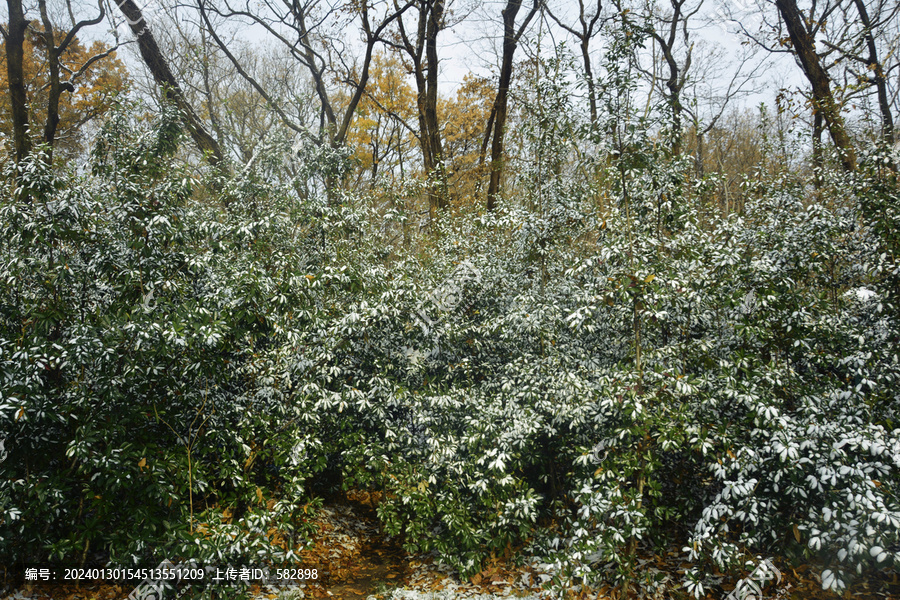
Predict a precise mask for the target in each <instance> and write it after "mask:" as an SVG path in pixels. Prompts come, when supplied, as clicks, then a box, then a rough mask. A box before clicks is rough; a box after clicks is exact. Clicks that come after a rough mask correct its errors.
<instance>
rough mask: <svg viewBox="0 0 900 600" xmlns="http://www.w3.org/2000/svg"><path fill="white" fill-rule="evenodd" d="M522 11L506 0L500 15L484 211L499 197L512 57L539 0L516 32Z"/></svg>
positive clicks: (517, 2) (517, 3)
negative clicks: (499, 52)
mask: <svg viewBox="0 0 900 600" xmlns="http://www.w3.org/2000/svg"><path fill="white" fill-rule="evenodd" d="M520 8H522V0H508V1H507V3H506V8H505V9H503V12H502V13H501V14H502V15H503V57H502V59H501V61H500V81H499V83H498V84H497V97H496V99H495V100H494V111H493V112H494V137H493V140H492V141H491V177H490V180H489V181H488V190H487V209H488V210H494V207H495V206H496V205H497V198H498V196H499V195H500V176H501V174H502V171H503V134H504V133H505V131H504V130H505V129H506V117H507V114H508V108H507V100H508V96H509V85H510V82H511V81H512V70H513V55H514V54H515V52H516V46H518V44H519V38H520V37H521V35H522V32H523V31H525V27H526V26H527V25H528V23H529V22H530V21H531V19H532V18H533V17H534V14H535V13H536V12H537V8H538V0H534V5H533V6H532V8H531V12H530V13H528V16H527V17H525V20H524V22H523V23H522V26H521V27H519V30H518V32H516V15H517V14H518V13H519V9H520Z"/></svg>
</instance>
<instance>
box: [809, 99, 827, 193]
mask: <svg viewBox="0 0 900 600" xmlns="http://www.w3.org/2000/svg"><path fill="white" fill-rule="evenodd" d="M812 136H813V139H812V158H813V185H815V188H816V189H817V190H818V189H819V188H821V187H822V167H824V166H825V162H824V161H823V160H822V113H820V112H818V111H817V112H816V113H814V114H813V130H812Z"/></svg>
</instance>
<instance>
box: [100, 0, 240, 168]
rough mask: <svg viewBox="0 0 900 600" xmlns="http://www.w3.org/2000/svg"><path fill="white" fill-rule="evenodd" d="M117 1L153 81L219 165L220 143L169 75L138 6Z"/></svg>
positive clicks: (132, 2)
mask: <svg viewBox="0 0 900 600" xmlns="http://www.w3.org/2000/svg"><path fill="white" fill-rule="evenodd" d="M116 4H117V5H118V6H119V8H120V9H121V11H122V14H123V15H125V19H126V20H127V21H128V26H129V27H130V28H131V32H132V33H133V34H134V35H135V37H137V42H138V48H139V50H140V52H141V58H143V59H144V64H146V65H147V68H148V69H149V70H150V73H152V74H153V79H154V80H156V83H157V84H158V85H159V86H160V87H162V88H163V93H164V94H165V96H166V98H168V99H169V100H171V101H173V102H175V105H176V106H177V107H178V110H179V111H180V112H181V117H182V120H183V122H184V125H185V127H187V129H188V133H190V135H191V138H192V139H193V140H194V143H195V144H197V147H198V148H200V151H201V152H202V153H203V155H204V156H205V157H206V159H207V160H208V161H209V163H210V164H211V165H213V166H219V165H221V163H222V160H223V158H224V157H223V154H222V150H221V149H220V148H219V144H218V143H217V142H216V140H215V138H213V137H212V136H211V135H210V134H209V133H208V132H207V131H206V129H205V128H204V127H203V124H202V123H201V122H200V119H199V118H198V117H197V113H195V112H194V109H193V108H192V107H191V105H190V104H189V103H188V101H187V99H186V98H185V97H184V93H183V92H182V91H181V87H180V86H179V85H178V82H177V81H176V80H175V76H174V75H172V71H171V70H170V69H169V65H168V63H167V62H166V59H165V58H164V57H163V55H162V52H160V50H159V46H158V45H157V44H156V40H155V39H154V37H153V34H152V33H151V31H150V28H149V25H147V23H146V22H145V21H144V15H143V14H142V13H141V9H140V8H138V6H137V4H135V3H134V0H117V2H116Z"/></svg>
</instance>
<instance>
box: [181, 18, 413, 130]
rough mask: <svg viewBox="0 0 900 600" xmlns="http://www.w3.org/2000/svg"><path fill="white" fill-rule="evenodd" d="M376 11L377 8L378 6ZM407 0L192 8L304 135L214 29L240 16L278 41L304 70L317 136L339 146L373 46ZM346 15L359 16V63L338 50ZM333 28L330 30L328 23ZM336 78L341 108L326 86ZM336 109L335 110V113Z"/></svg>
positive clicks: (278, 110) (261, 92) (236, 64)
mask: <svg viewBox="0 0 900 600" xmlns="http://www.w3.org/2000/svg"><path fill="white" fill-rule="evenodd" d="M376 5H379V6H381V10H380V11H379V10H378V6H376ZM411 5H412V2H411V1H410V2H406V3H404V4H395V5H394V6H393V7H391V6H390V4H388V2H386V1H385V2H376V3H371V2H332V3H326V2H321V1H319V0H307V1H305V2H303V1H301V0H262V1H260V2H250V1H245V2H244V3H243V4H241V5H239V6H238V5H235V6H232V4H231V3H230V2H229V1H228V0H224V1H222V2H220V3H215V2H213V1H211V0H197V3H196V8H197V10H198V11H199V13H200V16H201V18H202V21H203V24H204V25H205V27H206V30H207V31H208V32H209V34H210V37H211V38H212V39H213V41H214V42H215V43H216V45H217V46H218V47H219V49H220V50H221V51H222V53H223V54H224V55H225V56H226V57H227V58H228V60H229V61H231V63H232V64H233V65H234V67H235V69H236V70H237V72H238V73H239V74H240V75H241V77H243V78H244V79H245V80H246V81H247V82H248V83H249V84H250V85H251V86H252V87H253V89H254V90H256V92H257V93H259V95H260V96H262V97H263V98H264V99H265V101H266V102H267V103H268V105H269V106H270V107H271V108H272V110H274V111H275V113H276V114H278V116H279V117H280V118H281V120H282V121H283V122H284V124H285V125H286V126H287V127H289V128H290V129H292V130H294V131H296V132H297V133H299V134H301V135H308V134H309V132H308V130H307V129H306V127H305V126H304V125H303V124H301V123H298V122H296V120H295V119H292V118H291V116H290V115H288V114H287V113H286V112H285V111H284V109H283V107H282V106H281V105H280V102H279V101H278V100H279V99H278V98H276V97H275V96H274V95H273V94H272V93H271V90H270V89H267V88H266V87H265V86H263V85H262V84H261V83H260V81H259V79H258V78H257V77H255V76H254V75H253V74H252V73H250V72H249V71H248V70H247V69H246V68H245V65H244V64H242V62H241V61H240V60H239V58H238V57H237V56H236V55H235V53H234V52H232V50H231V48H229V45H228V44H226V43H225V42H224V41H223V39H222V37H221V34H220V32H219V29H220V27H221V26H222V23H219V24H216V23H214V22H213V18H214V17H218V18H220V19H222V20H224V21H226V22H227V21H228V20H232V21H243V22H245V23H251V24H254V25H258V26H260V27H261V28H262V29H264V30H265V31H266V33H267V34H268V36H269V37H270V38H271V39H272V40H275V41H277V42H279V43H280V45H281V47H282V48H283V49H284V50H286V51H287V53H288V55H289V56H290V57H292V58H293V59H294V60H295V61H296V62H297V63H299V64H300V65H302V66H303V67H304V68H305V69H307V70H308V71H309V74H310V76H311V77H312V80H313V83H314V86H315V90H316V95H317V97H318V100H319V105H320V109H321V112H320V116H321V127H320V134H319V138H318V141H319V142H320V143H327V144H330V145H331V146H332V147H338V146H341V145H343V143H344V141H345V140H346V137H347V131H348V130H349V128H350V124H351V122H352V120H353V115H354V113H355V111H356V107H357V106H358V104H359V102H360V100H361V99H362V97H363V94H364V93H365V89H366V84H367V82H368V80H369V68H370V66H371V63H372V56H373V53H374V51H375V47H376V45H377V44H378V43H379V42H381V41H383V40H382V35H383V34H384V31H385V29H387V27H388V26H389V25H390V24H391V23H392V22H393V21H394V20H396V19H397V18H399V17H400V15H402V14H403V12H405V11H406V10H407V9H408V8H409V7H410V6H411ZM348 15H349V20H358V21H359V31H360V32H361V33H362V42H363V45H364V49H363V57H362V60H361V62H358V63H351V62H349V61H350V58H349V57H348V53H347V52H342V51H341V50H343V48H342V47H341V46H342V45H343V42H342V41H341V37H344V38H346V36H347V31H348V30H350V29H349V27H350V23H349V22H348ZM329 24H331V25H332V26H334V27H335V30H336V33H334V35H331V33H330V32H329V31H328V30H327V29H328V25H329ZM332 80H336V81H339V82H340V83H342V84H344V85H346V86H348V89H349V90H350V93H349V99H348V101H347V103H346V105H345V106H344V107H338V106H337V104H336V103H335V102H334V100H333V99H332V93H331V91H330V90H329V84H330V81H332ZM339 111H340V114H339Z"/></svg>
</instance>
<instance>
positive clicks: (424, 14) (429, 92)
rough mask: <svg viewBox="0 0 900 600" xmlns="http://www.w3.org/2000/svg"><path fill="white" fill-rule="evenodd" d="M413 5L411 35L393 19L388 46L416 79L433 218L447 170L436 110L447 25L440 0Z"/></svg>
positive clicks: (441, 202) (442, 199)
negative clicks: (398, 52)
mask: <svg viewBox="0 0 900 600" xmlns="http://www.w3.org/2000/svg"><path fill="white" fill-rule="evenodd" d="M395 1H396V0H395ZM414 6H415V9H416V10H415V12H414V13H413V14H414V15H415V16H416V23H415V30H414V31H415V34H414V35H411V33H410V28H409V27H408V26H407V24H406V23H404V19H403V18H402V17H401V18H399V19H397V36H396V41H394V42H393V43H392V45H393V46H394V47H395V48H398V49H400V50H402V51H403V52H404V54H405V57H406V59H407V60H408V61H409V62H408V64H409V66H410V71H411V72H412V75H413V77H414V78H415V81H416V92H417V94H416V104H417V106H418V109H419V133H418V139H419V145H420V146H421V148H422V163H423V166H424V168H425V174H426V176H427V177H434V178H435V180H436V183H437V184H438V186H437V189H434V188H432V189H431V190H430V192H429V194H428V210H429V213H430V215H431V217H432V218H434V216H435V215H436V211H437V210H439V209H443V208H446V206H447V173H446V171H445V168H444V149H443V143H442V140H441V127H440V122H439V120H438V112H437V101H438V66H439V61H438V51H437V37H438V34H439V33H440V32H441V31H442V30H443V29H445V27H446V25H447V23H446V9H447V6H446V2H445V1H444V0H417V1H416V2H415V3H414Z"/></svg>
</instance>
